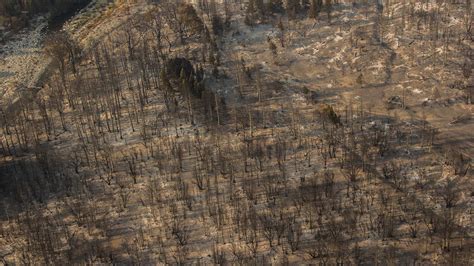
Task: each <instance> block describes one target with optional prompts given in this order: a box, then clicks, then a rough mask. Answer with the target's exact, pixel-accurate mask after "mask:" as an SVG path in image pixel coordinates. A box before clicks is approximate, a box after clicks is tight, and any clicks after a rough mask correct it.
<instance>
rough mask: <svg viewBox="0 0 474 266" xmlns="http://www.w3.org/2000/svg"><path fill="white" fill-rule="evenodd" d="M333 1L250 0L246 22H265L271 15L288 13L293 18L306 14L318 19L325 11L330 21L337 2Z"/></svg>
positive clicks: (249, 23) (252, 23)
mask: <svg viewBox="0 0 474 266" xmlns="http://www.w3.org/2000/svg"><path fill="white" fill-rule="evenodd" d="M333 2H334V1H333V0H324V1H323V0H311V1H309V0H302V1H300V0H288V1H285V3H284V2H283V1H281V0H271V1H267V2H266V3H265V2H264V1H263V0H250V1H249V2H248V3H247V6H246V13H245V23H246V24H248V25H254V24H255V23H257V22H265V21H266V20H267V19H268V18H269V17H271V16H274V15H282V14H286V15H287V16H288V18H289V19H292V20H294V19H297V18H299V17H301V16H304V15H306V16H308V17H309V18H312V19H318V18H319V17H320V14H321V13H322V12H325V14H326V16H327V19H328V21H329V22H330V21H331V13H332V11H333V4H335V3H333Z"/></svg>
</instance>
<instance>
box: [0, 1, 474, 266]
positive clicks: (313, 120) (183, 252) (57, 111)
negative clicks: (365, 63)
mask: <svg viewBox="0 0 474 266" xmlns="http://www.w3.org/2000/svg"><path fill="white" fill-rule="evenodd" d="M326 2H329V4H331V2H330V1H325V2H323V3H321V1H313V2H311V3H307V5H309V6H311V5H318V6H319V7H318V8H321V10H324V8H325V7H324V5H327V4H328V3H326ZM261 4H262V3H255V6H256V9H259V8H261V7H258V6H260V5H261ZM249 5H251V3H249ZM320 5H322V7H321V6H320ZM198 7H199V8H195V7H193V6H191V5H188V4H176V3H174V2H166V3H163V4H162V5H161V4H160V5H158V6H157V7H156V8H155V9H153V10H151V11H150V12H147V13H146V14H145V15H143V16H139V17H132V18H131V19H130V20H128V21H127V22H126V23H125V24H124V25H122V26H121V27H120V28H119V29H118V30H116V31H114V32H113V33H111V34H110V36H109V37H108V38H107V39H106V40H104V41H102V42H100V43H97V45H96V46H95V47H94V49H91V50H88V51H81V49H80V47H79V46H78V45H77V44H76V43H75V42H74V40H72V39H71V38H70V37H69V36H68V35H67V34H65V33H59V34H58V35H57V36H54V37H52V38H51V39H50V40H47V42H46V51H47V52H48V53H49V54H50V55H51V57H52V58H53V60H54V63H55V66H56V72H55V73H54V74H53V75H52V77H51V78H50V79H49V80H48V82H47V83H46V85H45V86H44V88H42V89H41V90H40V91H39V92H38V93H37V94H32V95H24V97H21V98H20V100H19V101H18V102H16V103H15V104H14V105H12V106H11V107H10V108H8V109H5V110H1V112H0V125H1V130H0V154H1V156H2V161H1V162H0V182H1V183H0V188H1V189H2V195H5V196H3V197H4V198H3V199H2V203H3V205H4V206H5V207H4V208H3V209H2V211H1V212H0V217H2V223H3V224H5V226H2V227H0V237H1V238H0V239H1V240H2V241H3V242H2V243H8V246H9V250H10V251H11V252H12V253H14V254H15V256H16V257H15V262H16V263H19V264H35V263H41V264H64V263H66V262H76V263H89V264H94V263H110V264H117V263H129V264H149V263H151V262H161V263H165V264H179V265H183V264H190V263H213V264H228V263H236V264H242V265H246V264H267V263H272V259H275V256H274V255H272V254H275V253H277V254H278V257H276V259H278V261H279V262H281V263H282V264H289V263H290V257H292V256H298V257H301V258H303V259H305V260H312V261H314V262H315V263H319V264H321V265H327V264H338V265H343V264H351V263H354V264H361V263H368V264H389V263H396V262H400V261H401V260H403V259H405V261H404V262H405V263H407V264H408V263H409V264H412V263H415V264H416V263H419V262H420V261H422V258H423V254H424V252H426V253H430V252H433V250H437V249H442V250H443V253H442V254H443V255H444V256H445V258H444V259H445V261H446V262H447V263H453V264H457V263H459V264H463V263H465V262H468V260H469V257H468V256H469V250H468V247H467V246H468V245H467V244H466V243H465V242H467V241H469V240H470V236H469V222H468V221H466V220H465V218H464V217H465V216H466V212H467V210H468V206H467V205H466V204H467V202H466V201H465V200H464V199H463V198H462V197H461V196H460V195H461V194H460V193H461V188H462V184H463V183H462V182H465V181H463V180H465V179H464V177H466V176H467V175H469V173H471V172H470V171H472V170H471V169H470V167H471V161H470V159H469V158H467V157H465V156H464V155H462V154H460V153H457V152H455V151H453V152H446V153H445V157H443V158H438V157H436V156H433V157H430V158H435V159H434V162H430V163H428V162H425V161H424V160H426V157H424V156H429V154H430V151H431V150H432V149H434V146H435V145H436V133H437V132H436V130H435V129H433V128H431V127H430V126H429V125H428V124H427V123H425V122H424V121H421V122H419V123H415V122H414V123H413V124H406V123H403V121H399V120H398V119H397V118H396V117H392V116H387V117H384V116H377V115H374V114H371V112H369V110H365V109H364V106H363V105H362V104H361V105H360V106H352V105H350V106H346V107H335V106H331V105H305V104H303V105H300V106H298V105H297V103H294V102H293V98H292V96H289V95H287V94H285V92H284V91H282V90H277V87H278V84H276V83H271V82H267V81H266V80H265V79H264V73H261V72H260V71H259V69H258V67H254V66H250V65H248V63H247V62H245V60H244V59H243V58H236V59H235V60H232V61H233V62H232V64H234V67H235V69H236V70H235V73H232V75H233V76H235V78H234V77H232V78H234V80H235V83H236V84H235V90H236V95H238V97H239V104H235V103H234V104H229V103H227V101H226V100H227V99H226V97H225V96H224V95H222V94H220V93H219V92H218V91H216V90H214V88H213V87H212V84H214V82H216V81H218V80H225V79H229V77H228V74H227V73H225V72H223V70H222V69H223V67H222V64H223V62H224V61H227V60H231V59H230V58H227V57H224V56H225V53H224V51H223V48H222V46H221V42H220V38H221V37H219V36H221V35H222V34H224V33H225V32H226V31H228V30H229V27H230V24H229V19H230V17H231V15H232V14H231V12H230V11H229V10H230V7H228V6H226V5H224V6H220V5H217V4H216V3H215V2H213V1H211V2H210V3H208V2H207V1H203V2H200V3H199V4H198ZM273 8H274V7H273ZM326 8H327V6H326ZM219 10H220V11H223V12H224V14H225V16H224V17H221V15H220V14H221V13H222V12H219ZM274 10H280V9H279V8H276V9H274ZM296 10H299V7H298V8H296V7H294V8H293V11H296ZM258 12H261V11H258ZM318 12H320V11H318ZM310 13H311V12H310ZM328 17H330V16H329V15H328ZM303 96H304V97H310V96H309V95H306V94H304V93H303ZM268 102H271V103H273V104H274V105H277V106H280V107H273V106H272V104H265V103H268ZM370 122H372V123H370ZM414 146H415V147H418V148H419V154H414V155H411V154H410V155H407V154H406V151H410V149H409V148H410V147H414ZM410 156H411V157H410ZM413 160H419V162H416V161H415V162H414V161H413ZM413 162H414V163H413ZM420 195H425V196H420ZM53 198H54V199H55V201H54V204H53V203H52V201H51V199H53ZM20 210H21V211H20ZM134 216H136V217H134ZM118 236H122V237H123V239H122V240H123V241H118V242H119V243H120V245H119V246H118V247H117V244H115V245H112V241H113V240H116V239H117V237H118ZM400 239H409V240H410V241H412V243H415V244H416V245H419V246H423V248H424V249H423V250H420V249H417V251H418V252H417V253H415V254H409V253H403V252H405V251H403V250H402V249H401V248H400V247H399V246H398V245H399V244H398V241H399V240H400ZM361 240H370V241H373V243H370V244H369V245H368V246H360V245H359V243H360V242H361ZM382 244H385V246H382ZM203 254H205V255H203ZM205 256H208V257H207V258H206V257H205Z"/></svg>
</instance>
